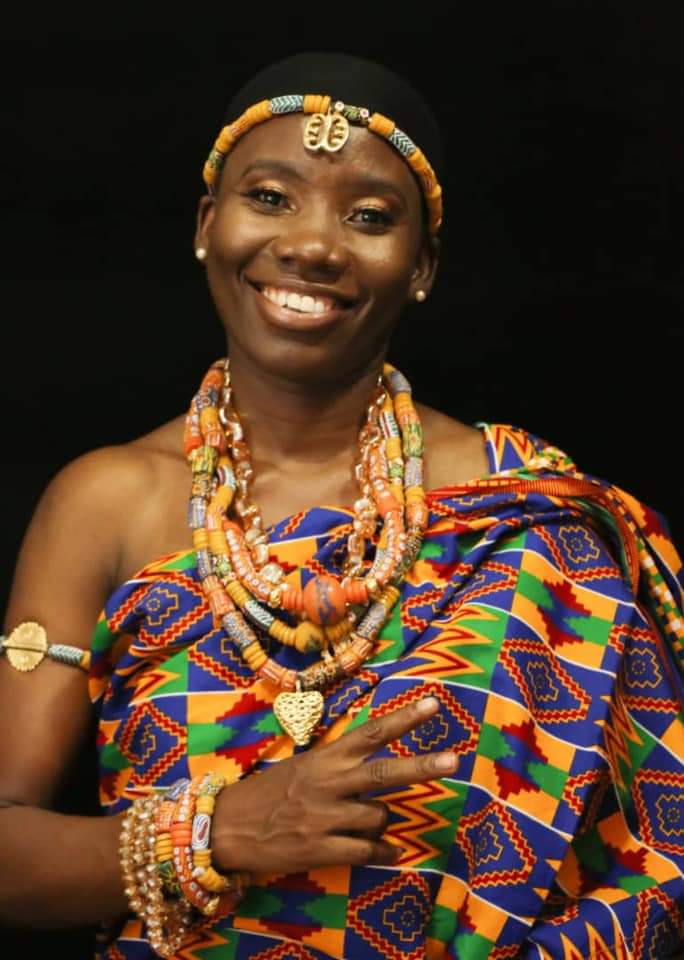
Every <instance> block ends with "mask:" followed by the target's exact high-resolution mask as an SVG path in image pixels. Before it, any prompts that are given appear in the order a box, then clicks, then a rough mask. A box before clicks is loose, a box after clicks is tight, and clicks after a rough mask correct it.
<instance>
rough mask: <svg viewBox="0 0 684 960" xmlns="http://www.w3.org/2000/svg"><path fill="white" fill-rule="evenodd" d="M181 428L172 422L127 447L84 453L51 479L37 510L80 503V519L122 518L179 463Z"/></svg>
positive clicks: (115, 446) (180, 460) (110, 447)
mask: <svg viewBox="0 0 684 960" xmlns="http://www.w3.org/2000/svg"><path fill="white" fill-rule="evenodd" d="M178 419H180V418H178ZM181 430H182V427H181V426H180V425H179V422H178V420H172V421H170V422H169V423H166V424H164V425H163V426H161V427H159V428H158V429H156V430H154V431H152V432H151V433H147V434H145V435H143V436H140V437H138V438H136V439H134V440H132V441H130V442H128V443H123V444H116V445H111V446H104V447H99V448H97V449H95V450H91V451H89V452H88V453H85V454H82V455H81V456H79V457H77V458H76V459H75V460H72V461H71V462H70V463H68V464H67V465H66V466H65V467H63V468H62V469H61V470H60V471H59V472H58V473H57V474H56V475H55V476H54V478H53V479H52V480H51V481H50V483H49V485H48V486H47V488H46V490H45V494H44V495H43V498H42V500H41V503H40V505H39V509H41V508H42V509H44V508H45V507H46V506H48V505H49V506H51V507H55V508H57V509H61V510H67V511H68V509H69V507H70V506H71V505H73V504H75V503H78V509H79V513H80V514H81V515H83V514H84V513H90V512H96V513H97V515H98V516H99V517H100V518H101V519H103V518H104V517H106V516H107V515H110V514H120V511H121V509H122V508H125V507H126V506H127V504H128V503H129V502H130V500H131V499H132V498H135V497H136V496H137V495H138V494H139V493H140V492H142V491H143V490H145V491H148V492H149V490H150V488H153V487H155V486H156V485H157V484H158V482H159V479H160V477H161V476H162V475H164V474H165V473H167V474H168V472H169V470H173V468H174V467H176V466H179V465H180V464H181V462H182V454H181V451H180V444H179V434H180V431H181ZM174 439H175V441H176V444H175V446H174V443H173V440H174Z"/></svg>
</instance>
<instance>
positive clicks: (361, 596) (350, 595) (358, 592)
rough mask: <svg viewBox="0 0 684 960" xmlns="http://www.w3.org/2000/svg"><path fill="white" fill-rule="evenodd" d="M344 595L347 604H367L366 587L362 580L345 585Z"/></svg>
mask: <svg viewBox="0 0 684 960" xmlns="http://www.w3.org/2000/svg"><path fill="white" fill-rule="evenodd" d="M344 595H345V597H346V598H347V603H359V604H363V605H365V604H367V603H368V587H367V586H366V584H365V583H364V582H363V580H350V581H349V582H348V583H346V584H345V587H344Z"/></svg>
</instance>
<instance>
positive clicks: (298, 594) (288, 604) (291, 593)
mask: <svg viewBox="0 0 684 960" xmlns="http://www.w3.org/2000/svg"><path fill="white" fill-rule="evenodd" d="M280 603H281V606H282V608H283V610H290V611H292V612H293V613H294V612H296V611H298V610H302V609H303V608H304V601H303V599H302V591H301V590H297V589H296V588H295V587H291V586H289V585H288V586H286V587H285V589H284V590H283V595H282V598H281V600H280Z"/></svg>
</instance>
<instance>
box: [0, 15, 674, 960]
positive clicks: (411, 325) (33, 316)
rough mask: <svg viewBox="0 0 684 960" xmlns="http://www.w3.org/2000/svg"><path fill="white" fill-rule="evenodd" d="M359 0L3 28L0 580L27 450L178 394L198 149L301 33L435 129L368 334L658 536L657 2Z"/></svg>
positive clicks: (122, 432) (67, 455)
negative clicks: (429, 273) (379, 321)
mask: <svg viewBox="0 0 684 960" xmlns="http://www.w3.org/2000/svg"><path fill="white" fill-rule="evenodd" d="M198 10H199V8H198ZM360 13H361V12H360V11H358V12H357V11H356V10H355V9H353V8H348V7H344V6H342V5H337V6H334V5H333V6H329V7H323V6H318V7H315V8H309V9H307V10H302V9H301V8H297V9H296V10H295V9H294V8H293V11H292V12H290V10H289V9H287V8H278V10H275V9H274V10H273V12H272V13H268V12H267V11H266V10H265V9H259V10H258V11H255V13H254V16H253V18H252V19H251V20H250V19H249V18H248V17H247V15H242V16H241V17H240V18H239V20H236V19H235V16H234V15H231V14H229V13H228V12H226V13H225V15H222V12H221V10H220V9H217V8H204V9H203V13H202V19H201V20H200V15H199V12H198V13H197V14H193V16H192V17H190V16H188V18H187V21H186V22H182V23H176V24H174V27H173V29H171V27H170V26H168V27H167V28H166V29H163V30H160V29H151V28H150V29H132V28H130V29H126V28H125V27H124V25H123V24H118V25H117V24H115V23H114V22H112V20H111V18H110V20H109V22H108V23H107V24H106V26H105V24H104V21H103V24H102V25H101V26H100V27H98V28H97V29H96V28H93V29H88V30H86V29H81V30H78V31H77V30H69V29H66V28H64V27H62V28H61V29H54V30H51V29H49V28H47V27H46V26H43V27H41V28H38V29H37V28H36V27H32V28H31V29H28V28H24V29H22V30H20V31H19V30H18V31H17V32H16V33H15V34H12V33H11V32H9V33H7V34H6V36H5V41H6V56H5V60H4V68H5V72H6V78H5V81H4V93H5V98H4V99H5V108H4V117H3V126H4V127H5V130H6V133H7V134H8V136H7V137H6V143H5V148H4V150H3V152H2V153H1V154H0V167H1V169H2V183H3V188H4V190H3V192H4V202H3V215H4V219H5V230H4V239H5V253H4V257H3V266H4V271H3V274H4V276H3V280H4V285H5V297H4V302H5V312H4V315H3V317H2V338H3V339H2V345H3V346H2V360H3V363H2V380H1V383H2V391H3V394H4V396H3V404H4V424H3V440H4V443H3V449H4V455H5V469H4V470H3V472H2V493H3V495H4V496H3V531H4V537H3V540H4V550H3V554H2V564H3V565H4V569H3V577H2V580H1V583H2V589H3V591H4V594H3V596H6V594H7V591H8V589H9V584H10V579H11V573H12V568H13V565H14V561H15V557H16V552H17V549H18V547H19V543H20V540H21V537H22V535H23V532H24V529H25V527H26V524H27V523H28V520H29V518H30V515H31V511H32V509H33V507H34V505H35V502H36V500H37V498H38V497H39V495H40V492H41V491H42V489H43V488H44V486H45V484H46V483H47V481H48V480H49V478H50V477H51V476H52V475H53V474H54V473H55V472H56V471H57V470H58V469H59V468H60V467H61V466H62V465H63V464H65V463H66V462H68V461H69V460H71V459H73V458H74V457H75V456H77V455H78V454H80V453H82V452H84V451H86V450H89V449H92V448H94V447H98V446H101V445H104V444H110V443H121V442H125V441H127V440H130V439H132V438H133V437H135V436H139V435H140V434H142V433H144V432H146V431H147V430H150V429H152V428H153V427H154V426H156V425H158V424H160V423H162V422H164V421H165V420H168V419H170V418H171V417H173V416H176V415H177V414H178V413H180V412H182V411H184V410H185V408H186V407H187V404H188V402H189V400H190V398H191V396H192V393H193V392H194V390H195V388H196V386H197V384H198V382H199V379H200V378H201V376H202V374H203V373H204V371H205V369H206V367H207V366H208V365H209V363H210V362H211V361H212V360H213V359H215V358H216V357H218V356H222V355H223V352H224V343H223V339H222V333H221V330H220V327H219V324H218V321H217V320H216V318H215V317H214V314H213V309H212V305H211V303H210V299H209V296H208V294H207V293H206V290H205V287H204V277H203V271H202V268H201V267H199V266H198V264H197V263H196V262H195V260H194V257H193V249H192V235H193V229H194V216H195V208H196V203H197V199H198V197H199V195H200V192H201V189H202V183H201V169H202V164H203V162H204V159H205V156H206V154H207V152H208V150H209V147H210V146H211V144H212V142H213V140H214V138H215V136H216V134H217V132H218V129H219V127H220V121H221V117H222V113H223V109H224V107H225V104H226V102H227V101H228V99H229V97H230V95H231V94H232V92H233V91H234V89H235V88H236V87H237V86H239V85H240V84H242V83H243V82H244V81H245V80H246V79H247V78H248V77H249V76H250V75H251V74H252V73H253V72H254V71H255V70H256V69H257V68H259V67H260V66H262V65H264V64H266V63H268V62H270V61H272V60H274V59H277V58H279V57H281V56H284V55H286V54H289V53H293V52H296V51H299V50H306V49H331V50H343V51H348V52H352V53H357V54H361V55H365V56H368V57H370V58H372V59H378V60H380V61H382V62H384V63H386V64H387V65H388V66H390V67H392V68H393V69H395V70H397V71H398V72H400V73H402V74H403V75H404V76H406V77H407V78H408V79H409V80H410V81H412V82H413V83H414V84H415V85H416V86H417V87H418V89H419V90H420V91H421V92H422V93H423V94H424V95H425V96H426V98H427V99H428V100H429V102H430V103H431V104H432V106H433V108H434V110H435V112H436V114H437V117H438V119H439V120H440V123H441V125H442V128H443V130H444V133H445V137H446V142H447V151H448V153H447V176H446V177H445V178H444V183H443V186H444V192H445V199H446V226H445V230H444V235H443V258H442V267H441V272H440V276H439V279H438V282H437V287H436V290H435V291H434V293H433V296H432V297H431V299H430V300H429V301H428V302H427V303H426V304H425V305H424V306H421V307H417V306H416V307H413V308H412V309H411V310H410V311H409V312H408V313H407V314H406V317H405V319H404V321H403V324H402V326H401V329H400V330H399V333H398V336H397V342H396V345H395V350H394V355H393V359H394V360H395V362H396V363H397V364H398V365H399V366H400V368H401V369H402V370H404V372H405V373H407V375H408V376H409V378H410V379H411V380H412V382H413V384H414V391H415V393H416V394H417V396H418V398H419V399H422V400H423V401H425V402H428V403H431V404H433V405H434V406H437V407H439V408H440V409H443V410H445V411H446V412H447V413H449V414H451V415H452V416H456V417H458V418H460V419H464V420H468V421H474V420H480V419H482V420H490V421H500V422H508V423H516V424H519V425H521V426H524V427H526V428H527V429H529V430H532V431H533V432H536V433H539V434H541V435H542V436H544V437H546V438H547V439H549V440H551V441H552V442H554V443H555V444H557V445H558V446H561V447H563V448H564V449H566V450H567V451H568V452H570V453H571V454H572V455H573V456H574V458H575V459H576V461H577V462H578V463H579V464H580V466H581V467H582V468H583V469H584V470H586V471H587V472H592V473H596V474H598V475H601V476H604V477H607V478H608V479H610V480H612V481H613V482H615V483H617V484H619V485H620V486H622V487H625V488H627V489H629V490H630V491H631V492H633V493H635V494H636V495H637V496H639V497H640V498H642V499H644V500H646V501H647V502H648V503H650V504H651V505H652V506H654V507H656V508H657V509H659V510H661V511H662V512H664V513H665V514H666V515H667V517H668V518H669V520H670V523H671V526H672V527H673V529H674V532H675V537H676V539H677V540H679V542H680V543H681V537H682V535H684V507H683V506H682V504H681V502H680V496H679V486H680V484H679V473H678V471H679V460H680V445H679V432H680V426H679V416H678V414H679V406H680V396H681V379H682V365H681V351H682V344H683V343H684V338H683V334H682V319H681V316H682V306H683V305H684V274H683V270H682V256H681V254H682V247H681V215H682V207H683V190H682V170H683V168H684V133H683V117H684V111H683V110H682V94H683V92H684V65H683V61H682V54H681V50H682V40H683V39H684V33H683V27H684V19H683V17H682V15H681V10H680V6H679V4H675V3H672V4H668V3H652V4H643V3H637V2H627V3H621V4H618V3H601V2H596V3H554V2H550V3H549V2H547V3H545V4H543V5H542V4H529V3H528V4H525V3H521V4H511V3H503V2H502V3H489V4H487V3H483V4H480V5H478V6H477V9H470V7H469V6H468V5H466V4H454V5H449V11H448V12H442V11H440V12H437V13H433V12H432V10H431V8H429V7H428V6H427V5H418V6H416V7H414V8H413V9H410V10H409V9H408V8H407V10H406V13H404V14H403V15H401V16H400V17H399V16H398V15H397V13H396V11H394V9H393V7H391V6H390V5H384V4H383V5H382V7H380V6H378V9H377V12H374V10H373V8H372V7H366V10H365V11H364V12H363V15H362V16H361V15H360ZM111 16H113V14H111V13H110V17H111ZM8 41H9V42H8ZM369 105H370V106H372V104H369ZM409 132H410V131H409ZM84 562H87V558H84ZM45 574H46V575H49V571H45ZM85 770H86V767H84V768H83V770H82V771H80V773H79V772H77V777H76V779H77V781H78V780H79V779H81V780H82V779H84V771H85ZM74 795H75V791H74V790H73V789H72V788H69V789H68V790H67V791H66V792H65V797H66V799H65V805H66V807H67V808H70V809H71V808H73V807H74V804H76V805H78V804H79V803H82V802H81V801H74V799H73V797H74ZM81 808H82V807H81ZM57 942H60V943H62V941H61V940H60V941H56V940H54V939H53V938H49V943H50V947H49V949H50V950H51V951H52V950H54V949H55V948H56V943H57ZM5 943H7V941H5ZM47 943H48V938H40V940H39V945H38V946H36V948H35V949H36V950H37V951H42V950H47V949H48V947H47ZM64 943H65V945H66V949H67V955H69V956H73V957H76V956H77V955H78V956H80V955H81V953H80V951H81V950H82V949H83V946H82V941H81V940H78V939H74V940H71V939H67V940H66V941H64ZM30 949H31V947H30V946H29V945H28V941H27V939H26V938H25V937H22V946H21V948H19V947H18V946H17V947H16V948H14V947H12V946H11V945H10V946H9V953H5V952H4V951H3V956H7V957H11V956H14V955H16V956H19V955H21V956H25V957H27V956H29V955H30V954H29V951H30ZM13 950H15V952H13ZM36 955H38V954H36ZM40 955H43V954H42V952H41V954H40Z"/></svg>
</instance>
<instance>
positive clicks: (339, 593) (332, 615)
mask: <svg viewBox="0 0 684 960" xmlns="http://www.w3.org/2000/svg"><path fill="white" fill-rule="evenodd" d="M302 599H303V601H304V612H305V613H306V615H307V617H308V618H309V620H311V622H312V623H317V624H318V625H319V626H323V627H327V626H329V625H330V624H333V623H339V622H340V620H341V619H342V617H343V616H344V615H345V613H346V612H347V604H346V600H345V596H344V590H343V589H342V587H341V585H340V584H339V583H338V581H337V580H335V578H334V577H328V576H325V575H324V574H323V575H320V576H316V577H312V578H311V580H309V582H308V583H307V585H306V586H305V587H304V590H303V591H302Z"/></svg>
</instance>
